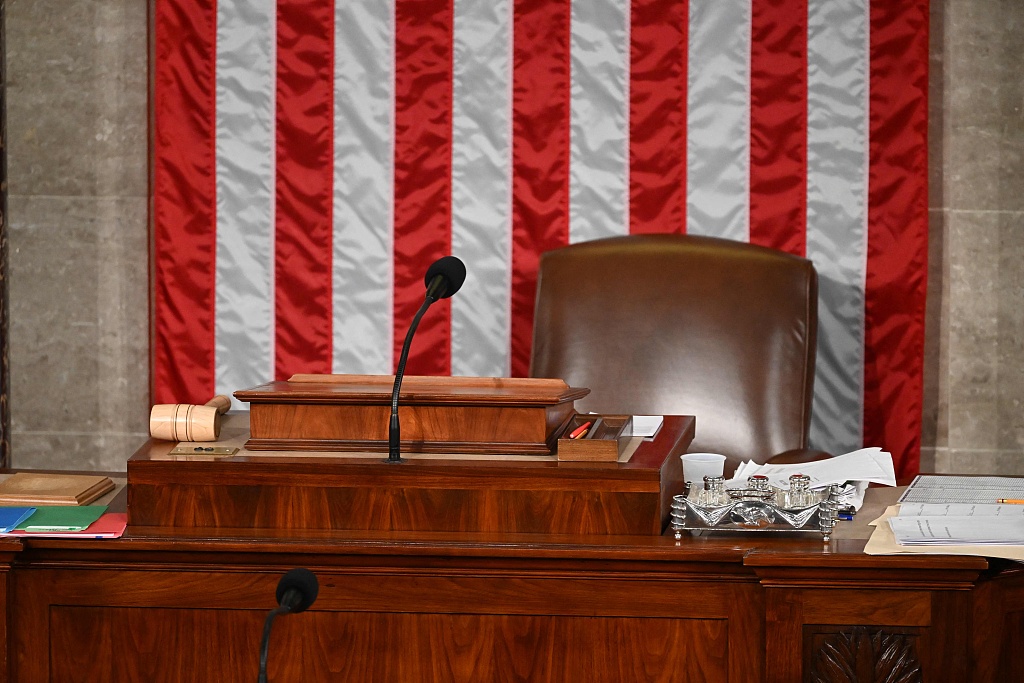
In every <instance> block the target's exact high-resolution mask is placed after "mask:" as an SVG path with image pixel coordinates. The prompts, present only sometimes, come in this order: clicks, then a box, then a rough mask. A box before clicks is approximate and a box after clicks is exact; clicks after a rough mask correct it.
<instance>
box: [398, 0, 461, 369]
mask: <svg viewBox="0 0 1024 683" xmlns="http://www.w3.org/2000/svg"><path fill="white" fill-rule="evenodd" d="M451 133H452V7H451V3H450V1H449V0H398V1H397V3H396V5H395V223H394V240H395V246H394V270H395V273H394V330H395V334H394V362H395V364H396V365H397V363H398V358H399V356H400V354H401V350H402V343H403V342H404V341H405V335H406V331H407V330H408V328H409V325H410V323H411V322H412V319H413V316H414V315H415V314H416V311H417V309H418V308H419V307H420V305H422V303H423V296H424V293H425V291H426V290H425V288H424V285H423V274H424V273H425V272H426V270H427V268H428V267H429V266H430V264H431V263H432V262H433V261H434V260H436V259H438V258H440V257H441V256H444V255H445V254H448V253H450V252H451V245H452V237H451V156H452V154H451V144H452V143H451ZM406 372H407V373H409V374H415V375H447V374H449V373H450V372H451V304H450V301H449V300H448V299H442V300H441V301H439V302H438V303H436V304H434V305H433V306H431V307H430V311H429V312H428V313H427V314H426V315H425V316H423V321H422V323H420V327H419V330H418V331H417V332H416V338H415V342H414V343H413V346H412V349H411V350H410V352H409V361H408V364H407V365H406Z"/></svg>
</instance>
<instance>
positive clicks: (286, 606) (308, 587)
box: [257, 568, 320, 683]
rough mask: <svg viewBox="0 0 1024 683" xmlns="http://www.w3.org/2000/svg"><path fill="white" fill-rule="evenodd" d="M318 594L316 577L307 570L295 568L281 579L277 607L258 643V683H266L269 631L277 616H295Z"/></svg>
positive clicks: (318, 585)
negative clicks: (261, 639)
mask: <svg viewBox="0 0 1024 683" xmlns="http://www.w3.org/2000/svg"><path fill="white" fill-rule="evenodd" d="M319 592H320V584H319V583H317V580H316V575H315V574H313V572H311V571H309V570H308V569H302V568H296V569H292V570H290V571H289V572H288V573H287V574H285V575H284V576H283V577H281V580H280V581H279V582H278V584H277V594H276V597H277V605H278V606H277V607H275V608H274V609H272V610H270V614H268V615H267V620H266V622H265V623H264V624H263V641H262V642H261V643H260V673H259V678H258V679H257V681H258V683H267V653H268V651H269V649H270V629H271V627H272V626H273V625H274V617H276V616H277V615H278V614H297V613H299V612H303V611H305V610H306V609H308V608H309V606H310V605H312V604H313V602H314V601H315V600H316V596H317V593H319Z"/></svg>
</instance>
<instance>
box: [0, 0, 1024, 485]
mask: <svg viewBox="0 0 1024 683" xmlns="http://www.w3.org/2000/svg"><path fill="white" fill-rule="evenodd" d="M150 1H151V0H7V40H6V44H5V46H4V49H5V50H6V54H7V69H8V71H7V96H8V100H7V101H8V138H9V143H8V147H9V178H10V197H9V203H10V225H9V241H10V250H11V262H10V320H11V323H10V324H11V331H10V360H11V385H12V388H11V404H12V409H11V417H12V435H13V444H12V461H13V464H14V465H15V466H18V467H61V468H80V469H108V470H119V469H123V468H124V462H125V459H126V458H127V456H128V455H129V454H130V453H131V452H132V450H133V449H134V447H135V446H137V445H138V444H139V443H141V442H142V440H143V439H144V438H145V436H146V429H147V427H146V422H147V415H148V406H149V403H148V400H149V374H148V373H149V370H148V366H149V359H148V355H147V354H148V347H147V338H148V322H147V321H148V300H147V289H148V274H147V265H148V255H147V249H148V228H147V222H146V221H147V201H148V200H147V193H148V183H147V179H148V169H147V111H146V107H147V75H146V74H147V45H146V35H147V28H148V22H149V18H148V16H147V9H148V5H149V3H150ZM1022 23H1024V3H1020V2H1019V0H986V1H985V2H962V1H960V2H958V1H956V0H932V61H931V78H932V97H931V132H930V136H931V142H930V147H931V202H930V214H929V215H930V224H931V240H930V257H931V265H930V283H929V303H928V321H927V322H928V328H927V340H926V386H925V395H924V431H923V441H924V449H923V454H922V462H923V466H924V467H925V468H926V469H931V470H936V471H943V472H993V473H996V472H1001V473H1015V474H1024V371H1022V369H1024V315H1022V311H1024V155H1022V151H1024V131H1022V120H1024V112H1022V107H1024V97H1022V95H1024V81H1022V79H1021V78H1020V76H1019V73H1018V67H1017V59H1016V54H1017V53H1018V52H1020V51H1021V49H1022V48H1024V37H1022V36H1024V31H1022V30H1021V29H1022V28H1024V26H1022Z"/></svg>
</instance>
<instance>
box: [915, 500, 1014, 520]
mask: <svg viewBox="0 0 1024 683" xmlns="http://www.w3.org/2000/svg"><path fill="white" fill-rule="evenodd" d="M899 516H900V517H1001V518H1008V519H1017V520H1024V505H1005V504H1003V505H981V504H975V503H902V504H901V505H900V513H899ZM978 521H979V523H987V522H986V520H978Z"/></svg>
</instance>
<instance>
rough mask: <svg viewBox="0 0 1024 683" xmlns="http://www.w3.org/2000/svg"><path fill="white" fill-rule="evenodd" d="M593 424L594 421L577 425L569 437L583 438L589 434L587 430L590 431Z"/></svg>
mask: <svg viewBox="0 0 1024 683" xmlns="http://www.w3.org/2000/svg"><path fill="white" fill-rule="evenodd" d="M592 424H593V421H588V422H584V423H583V424H581V425H580V426H579V427H577V428H576V429H574V430H572V433H571V434H569V438H570V439H582V438H583V437H584V436H586V435H587V432H588V431H590V425H592Z"/></svg>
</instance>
